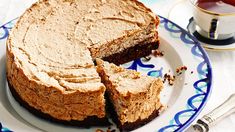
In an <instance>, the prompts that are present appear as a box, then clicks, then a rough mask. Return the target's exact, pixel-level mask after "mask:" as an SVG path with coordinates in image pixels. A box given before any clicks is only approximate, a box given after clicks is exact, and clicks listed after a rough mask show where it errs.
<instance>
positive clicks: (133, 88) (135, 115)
mask: <svg viewBox="0 0 235 132" xmlns="http://www.w3.org/2000/svg"><path fill="white" fill-rule="evenodd" d="M96 63H97V72H98V73H99V74H100V76H101V78H102V81H103V83H104V84H105V86H106V88H107V90H106V92H107V96H108V99H109V101H110V105H112V107H113V110H114V111H113V112H114V114H112V115H116V117H113V118H114V121H115V122H116V123H117V125H118V127H119V128H120V129H121V130H128V131H129V130H133V129H135V128H138V127H140V126H142V125H144V124H146V123H148V122H149V121H151V120H153V119H154V118H155V117H156V116H158V114H159V112H160V110H161V108H162V104H161V103H160V97H159V94H160V92H161V90H162V88H163V83H162V81H161V80H160V79H158V78H152V77H149V76H144V75H140V73H139V72H137V71H134V70H128V69H124V68H122V67H119V66H116V65H115V64H111V63H108V62H105V61H102V60H100V59H96ZM111 111H112V110H111Z"/></svg>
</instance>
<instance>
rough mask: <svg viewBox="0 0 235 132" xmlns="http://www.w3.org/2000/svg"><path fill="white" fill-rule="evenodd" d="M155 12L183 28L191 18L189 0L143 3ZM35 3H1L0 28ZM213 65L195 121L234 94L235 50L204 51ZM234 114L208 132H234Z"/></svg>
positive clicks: (9, 0)
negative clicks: (210, 83)
mask: <svg viewBox="0 0 235 132" xmlns="http://www.w3.org/2000/svg"><path fill="white" fill-rule="evenodd" d="M142 1H145V3H147V6H148V7H150V8H151V9H152V10H153V11H154V12H155V13H157V14H159V15H162V16H164V17H166V18H168V19H170V20H172V21H173V22H175V23H176V24H178V25H180V26H181V27H183V28H184V29H186V26H187V24H188V20H189V19H190V18H191V17H192V7H191V5H190V3H189V0H142ZM33 2H35V0H0V25H2V24H4V23H6V22H8V21H10V20H12V19H14V18H16V17H18V16H20V15H21V14H22V13H23V12H24V10H25V9H26V8H27V7H29V6H30V5H31V4H32V3H33ZM207 53H208V55H209V58H210V60H211V63H212V70H213V86H212V87H213V90H212V94H211V97H210V99H209V101H208V102H207V105H206V106H205V108H204V109H203V111H202V112H201V114H200V115H199V117H198V118H200V117H202V116H203V115H204V114H206V113H208V112H210V111H211V110H213V109H214V108H215V107H217V106H218V105H220V104H221V103H222V102H223V101H225V100H226V99H227V98H228V97H229V96H230V95H231V94H232V93H234V92H235V83H234V82H233V81H234V77H235V51H207ZM234 130H235V114H232V115H230V116H228V117H226V118H225V119H223V120H221V121H220V122H219V123H218V124H216V125H215V126H213V127H212V128H211V129H210V132H217V131H223V132H233V131H234Z"/></svg>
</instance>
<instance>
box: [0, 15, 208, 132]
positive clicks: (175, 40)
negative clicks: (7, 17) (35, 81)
mask: <svg viewBox="0 0 235 132" xmlns="http://www.w3.org/2000/svg"><path fill="white" fill-rule="evenodd" d="M160 21H161V23H160V26H159V29H158V30H159V36H160V40H161V44H160V48H159V50H160V51H163V52H164V56H162V57H155V56H151V58H150V60H149V59H145V58H140V59H136V60H134V61H131V62H129V63H126V64H124V65H123V66H124V67H125V68H129V69H135V70H137V71H140V72H141V73H143V74H147V75H149V76H153V77H163V76H164V74H165V73H167V74H170V75H175V76H176V80H175V81H174V85H172V86H171V85H169V84H168V83H167V82H165V83H164V90H163V91H162V93H161V100H162V103H163V104H165V105H166V106H167V108H166V110H165V111H164V112H163V113H161V115H160V116H158V117H156V118H155V119H154V120H153V121H151V122H149V123H148V124H146V125H144V126H142V127H141V128H138V129H136V130H135V131H139V132H143V131H147V132H150V131H154V132H156V131H160V132H163V131H182V130H184V129H185V128H187V127H188V126H189V125H190V124H191V123H192V121H193V120H194V119H195V118H196V117H197V115H198V114H199V113H200V111H201V110H202V109H203V107H204V106H205V104H206V102H207V100H208V97H209V95H210V93H211V83H212V71H211V65H210V62H209V59H208V56H207V54H206V53H205V51H204V50H203V48H202V47H201V46H200V44H199V43H198V41H196V40H195V38H193V37H192V36H191V35H190V34H188V33H187V32H186V31H185V30H184V29H182V28H181V27H179V26H177V25H176V24H174V23H173V22H171V21H169V20H167V19H165V18H163V17H160ZM15 22H16V20H13V21H11V22H9V23H7V24H5V25H3V26H2V27H1V28H0V64H1V65H0V75H1V76H0V102H1V103H0V122H1V124H0V130H1V131H11V130H12V131H41V130H44V131H56V132H58V131H70V132H73V131H74V132H75V131H76V132H78V131H95V130H96V129H97V128H90V129H82V128H75V127H69V126H63V125H58V124H53V123H51V122H48V121H46V120H42V119H40V118H38V117H35V116H34V115H32V114H31V113H29V112H28V111H27V110H26V109H24V108H23V107H21V106H20V105H19V104H18V103H17V102H16V101H15V100H14V99H13V98H12V96H11V93H10V92H9V90H8V86H7V83H6V67H5V65H6V55H5V53H6V52H5V50H6V38H7V36H8V33H9V30H10V29H11V28H12V26H13V25H14V23H15ZM181 66H186V67H187V70H186V71H184V72H182V74H178V75H177V73H176V72H175V71H176V69H177V68H178V67H181ZM113 127H115V126H113ZM99 129H102V130H107V128H99Z"/></svg>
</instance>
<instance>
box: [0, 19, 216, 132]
mask: <svg viewBox="0 0 235 132" xmlns="http://www.w3.org/2000/svg"><path fill="white" fill-rule="evenodd" d="M15 22H16V20H12V21H10V22H8V23H7V24H5V25H3V26H1V27H0V40H5V39H6V38H7V36H8V35H9V30H10V29H11V28H12V27H13V25H14V23H15ZM160 22H161V25H160V26H164V28H165V29H166V30H167V31H169V33H170V34H172V35H174V34H180V35H179V37H176V38H178V39H180V40H181V41H183V42H184V43H185V44H186V45H192V46H189V48H191V52H192V54H193V55H194V56H195V57H197V58H200V59H198V61H200V62H199V65H198V66H197V72H198V74H199V80H197V81H196V82H194V85H193V87H194V89H195V95H193V96H192V97H190V98H189V99H188V101H187V104H185V109H183V110H181V111H179V112H177V113H176V114H175V115H174V117H172V120H171V121H169V125H167V126H164V127H162V128H161V129H160V130H157V131H160V132H163V131H182V130H184V129H185V128H187V127H188V126H189V125H190V123H191V122H192V121H193V120H194V119H195V118H196V116H197V115H198V114H199V113H200V111H201V110H202V107H204V105H205V103H206V100H207V98H208V96H209V94H210V91H211V82H212V72H211V66H210V62H209V59H208V57H207V55H206V53H205V51H204V50H203V48H202V47H201V46H200V45H199V43H198V41H197V40H195V39H194V37H192V36H191V35H189V34H188V33H187V32H186V31H185V30H184V29H182V28H180V27H179V26H178V25H176V24H174V23H173V22H171V21H169V20H167V19H165V18H163V17H160ZM175 36H177V35H174V38H175ZM130 63H131V65H130V66H129V67H128V69H134V70H137V68H138V67H139V68H147V69H149V70H148V72H147V74H148V75H150V76H155V77H159V76H160V77H162V69H163V68H162V67H160V68H159V70H156V68H155V66H154V65H152V64H144V63H143V62H142V60H141V59H136V60H134V61H132V62H130ZM205 67H206V69H205ZM202 84H204V85H202ZM198 104H199V105H198ZM185 118H187V120H184V121H183V122H182V120H181V119H185ZM0 128H1V131H2V132H10V130H9V129H7V128H5V127H2V124H1V123H0Z"/></svg>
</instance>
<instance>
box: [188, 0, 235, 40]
mask: <svg viewBox="0 0 235 132" xmlns="http://www.w3.org/2000/svg"><path fill="white" fill-rule="evenodd" d="M190 1H191V3H192V4H193V18H194V20H195V23H196V25H197V28H196V30H197V32H199V34H201V35H202V36H204V37H206V38H209V39H213V40H224V39H228V38H231V37H233V36H234V35H235V11H234V12H233V8H234V10H235V5H234V6H232V5H231V7H230V8H231V9H232V10H231V11H229V10H227V9H228V8H227V7H226V8H225V9H226V10H224V11H227V12H221V11H220V12H219V11H218V12H217V11H216V9H215V11H212V10H208V9H206V8H202V6H201V7H199V6H200V5H199V4H198V1H200V0H190ZM202 1H203V0H202ZM207 1H208V0H207ZM209 1H211V2H216V1H218V0H209ZM219 2H222V1H219ZM232 2H234V0H232ZM212 4H213V3H212ZM216 4H217V5H218V3H216ZM222 4H223V3H222ZM207 6H213V5H207ZM220 10H222V11H223V9H220Z"/></svg>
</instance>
